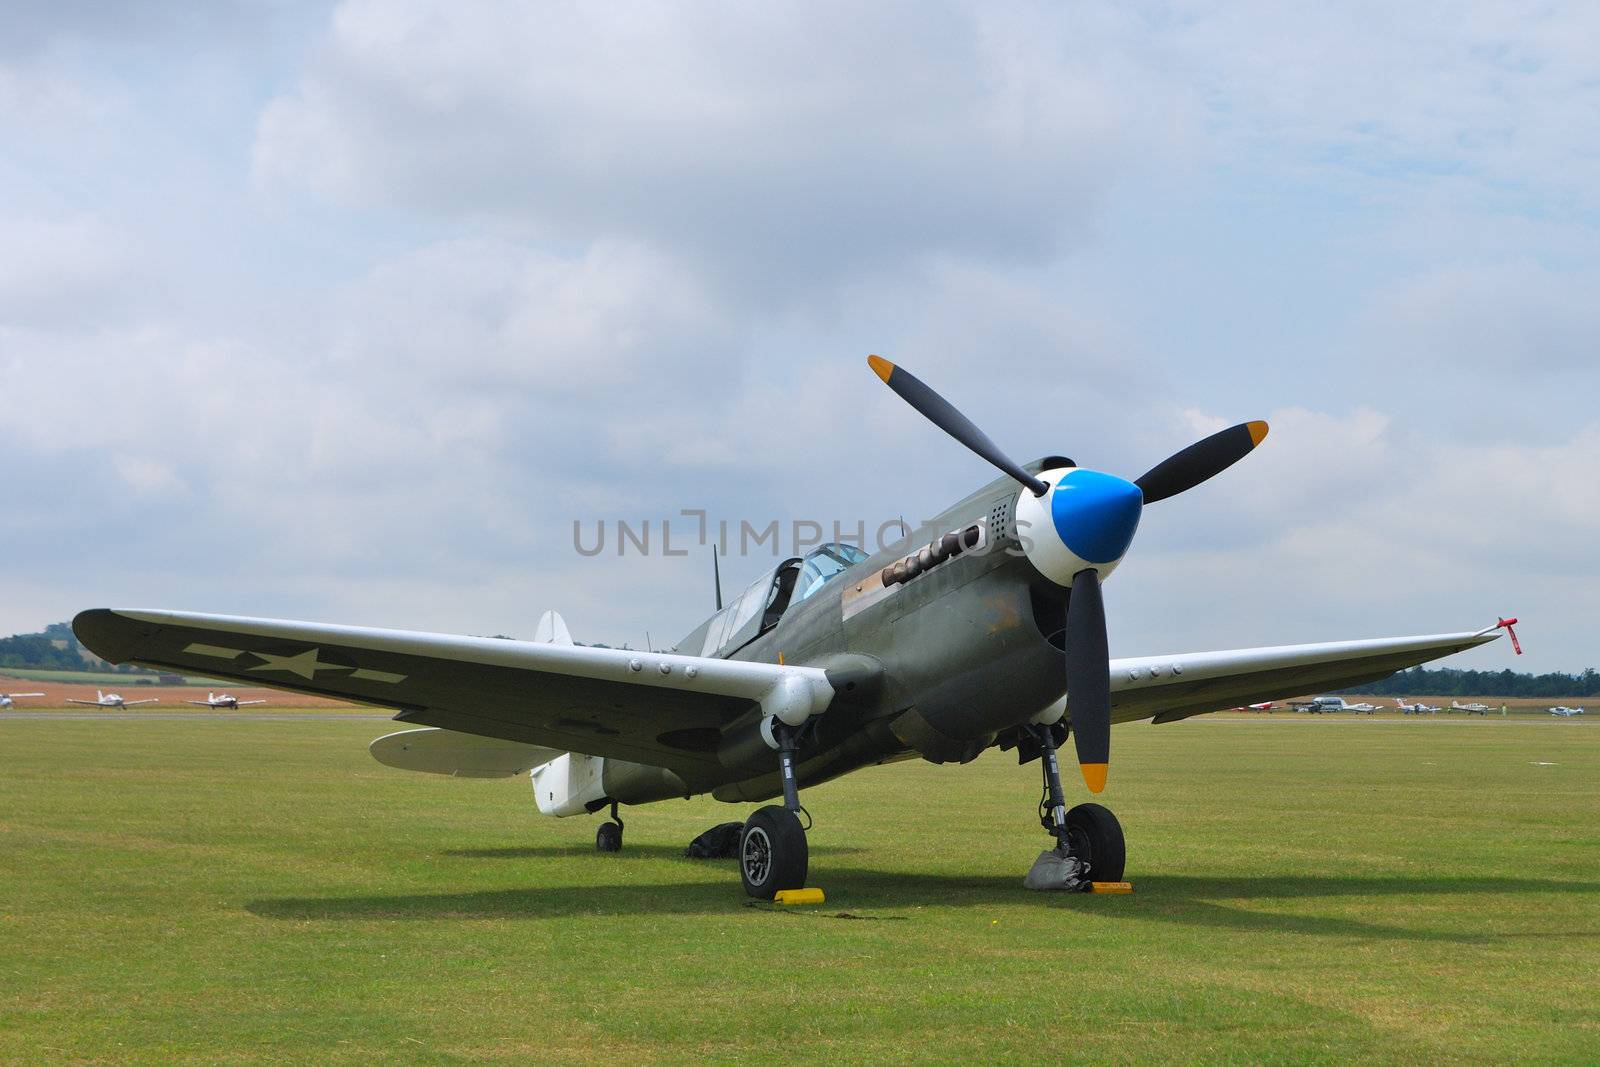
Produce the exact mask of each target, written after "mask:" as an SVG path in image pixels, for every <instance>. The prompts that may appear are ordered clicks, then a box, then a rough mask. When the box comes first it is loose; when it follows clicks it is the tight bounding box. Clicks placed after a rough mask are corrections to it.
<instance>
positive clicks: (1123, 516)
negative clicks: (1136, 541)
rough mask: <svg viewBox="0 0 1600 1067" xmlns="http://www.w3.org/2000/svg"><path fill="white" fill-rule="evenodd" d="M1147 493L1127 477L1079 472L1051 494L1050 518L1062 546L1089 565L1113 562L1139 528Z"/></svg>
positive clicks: (1075, 472) (1094, 472)
mask: <svg viewBox="0 0 1600 1067" xmlns="http://www.w3.org/2000/svg"><path fill="white" fill-rule="evenodd" d="M1143 510H1144V494H1143V493H1141V492H1140V491H1139V487H1138V486H1137V485H1134V484H1133V483H1132V482H1130V481H1128V480H1127V479H1125V478H1118V477H1116V476H1115V475H1111V474H1102V473H1100V472H1099V471H1091V470H1083V469H1081V468H1080V469H1078V470H1074V471H1071V472H1070V473H1068V474H1067V475H1066V476H1065V477H1063V478H1062V479H1061V480H1060V481H1059V482H1058V483H1057V484H1056V487H1055V489H1054V491H1052V492H1051V494H1050V519H1051V521H1052V522H1053V523H1054V524H1055V528H1056V533H1057V534H1058V535H1059V536H1060V537H1061V541H1062V543H1063V544H1065V545H1066V546H1067V548H1068V549H1069V550H1070V551H1071V552H1072V553H1073V554H1074V555H1076V556H1077V557H1078V558H1079V559H1082V560H1086V561H1087V562H1089V563H1114V562H1116V561H1117V560H1119V559H1121V558H1122V555H1123V553H1125V552H1127V551H1128V545H1129V544H1131V543H1132V542H1133V533H1134V531H1135V530H1137V529H1138V528H1139V515H1140V514H1141V513H1142V512H1143Z"/></svg>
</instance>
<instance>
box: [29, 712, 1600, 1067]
mask: <svg viewBox="0 0 1600 1067" xmlns="http://www.w3.org/2000/svg"><path fill="white" fill-rule="evenodd" d="M388 729H389V725H388V724H386V723H384V722H381V721H368V720H359V719H357V720H351V721H301V722H257V721H249V720H217V719H212V720H202V721H197V722H169V721H127V720H116V721H105V722H92V721H41V720H20V719H0V753H3V760H4V762H3V768H4V769H3V772H0V1058H3V1059H4V1060H5V1061H7V1062H15V1063H39V1062H87V1061H94V1062H112V1063H121V1062H146V1063H153V1062H167V1061H170V1060H173V1059H185V1060H192V1061H193V1060H198V1061H206V1062H229V1063H236V1062H262V1061H292V1062H336V1063H365V1062H369V1061H371V1060H373V1059H378V1058H382V1059H385V1060H401V1061H422V1062H468V1061H479V1060H489V1061H500V1060H504V1061H510V1060H530V1059H534V1060H539V1061H543V1062H549V1063H569V1062H590V1061H594V1060H610V1061H613V1062H617V1063H635V1062H697V1061H701V1060H705V1059H711V1060H718V1061H754V1062H764V1063H771V1062H848V1063H864V1062H877V1063H884V1062H906V1061H934V1062H947V1063H954V1062H970V1061H974V1060H985V1061H988V1062H1023V1061H1027V1062H1040V1061H1056V1060H1061V1059H1073V1060H1094V1061H1109V1062H1122V1061H1130V1060H1149V1061H1163V1062H1167V1061H1181V1062H1191V1061H1205V1062H1247V1061H1248V1062H1263V1061H1269V1062H1270V1061H1295V1062H1308V1061H1309V1062H1318V1061H1321V1062H1335V1061H1348V1060H1352V1059H1356V1058H1360V1059H1364V1060H1379V1061H1410V1062H1438V1061H1452V1062H1462V1061H1476V1062H1490V1061H1502V1062H1503V1061H1516V1062H1524V1063H1525V1062H1535V1061H1544V1062H1560V1061H1566V1062H1582V1061H1588V1062H1594V1061H1595V1060H1597V1059H1600V996H1597V995H1596V993H1597V984H1596V974H1597V973H1600V824H1597V820H1596V816H1597V815H1600V729H1596V728H1594V727H1592V726H1591V725H1589V724H1588V723H1584V722H1553V721H1551V722H1539V723H1535V722H1516V721H1511V722H1497V721H1493V720H1491V721H1487V722H1485V721H1483V720H1476V721H1472V722H1465V721H1456V722H1448V723H1447V722H1389V721H1383V720H1379V721H1377V722H1366V721H1362V722H1353V721H1349V720H1348V719H1336V718H1329V719H1315V720H1313V719H1310V718H1309V717H1307V716H1294V717H1289V716H1278V717H1276V718H1275V719H1274V720H1272V721H1265V720H1258V719H1243V718H1235V719H1232V720H1228V719H1213V720H1211V721H1199V722H1188V723H1181V724H1176V725H1171V726H1163V727H1153V726H1148V725H1142V724H1141V725H1134V726H1129V727H1119V728H1118V729H1117V730H1116V731H1115V733H1114V744H1115V749H1116V761H1115V765H1114V767H1113V770H1112V782H1111V786H1110V788H1109V789H1108V790H1107V793H1106V799H1107V800H1108V802H1109V803H1110V804H1111V805H1112V806H1114V807H1115V808H1116V809H1117V810H1118V813H1119V814H1120V815H1121V817H1122V820H1123V823H1124V825H1125V827H1126V829H1127V834H1128V838H1129V877H1130V879H1131V880H1132V881H1133V882H1134V883H1135V885H1136V887H1137V891H1136V893H1135V894H1134V895H1133V896H1131V897H1091V896H1060V895H1038V894H1030V893H1027V892H1025V891H1024V890H1022V889H1021V888H1020V882H1021V878H1022V874H1023V872H1024V871H1025V870H1026V869H1027V867H1028V865H1029V863H1030V862H1031V861H1032V859H1033V857H1034V855H1035V854H1036V853H1037V851H1038V850H1039V849H1040V848H1042V847H1043V844H1044V838H1043V835H1042V834H1041V833H1040V832H1039V830H1038V828H1037V825H1036V823H1035V822H1034V813H1033V807H1034V801H1035V798H1036V792H1037V783H1038V780H1037V772H1036V770H1035V768H1034V767H1032V766H1030V767H1027V768H1018V767H1016V766H1015V763H1014V761H1011V760H1008V759H1006V758H1004V757H1002V756H1000V755H999V754H995V753H991V754H990V755H988V756H986V757H984V758H983V759H981V760H979V761H977V762H976V763H974V764H972V765H970V766H967V767H961V768H936V767H932V766H929V765H926V764H922V763H905V764H899V765H896V766H893V767H887V768H881V769H877V770H873V771H867V772H864V773H862V774H859V775H855V776H852V777H850V778H847V779H845V780H843V781H840V782H837V783H834V784H831V785H828V786H824V787H821V788H818V789H815V790H810V791H809V792H808V793H807V794H806V797H805V799H806V801H807V805H808V807H809V808H810V809H811V811H812V812H813V813H814V814H815V816H816V819H817V825H816V828H815V830H814V831H813V833H812V838H811V840H812V849H813V851H812V872H813V876H812V879H811V881H812V883H813V884H816V885H820V886H822V887H823V888H824V889H826V890H827V892H828V897H829V899H828V903H827V905H826V906H824V907H822V908H813V909H805V910H795V911H781V910H775V909H773V908H771V907H770V906H764V907H753V906H748V905H747V904H746V903H745V901H744V898H743V897H742V895H741V893H740V891H739V888H738V883H737V875H736V872H735V871H734V869H733V865H732V863H731V861H723V862H711V863H706V862H696V861H691V860H686V859H682V858H681V857H680V850H681V849H682V846H683V845H684V844H685V843H686V842H687V840H688V839H689V838H690V837H691V836H693V835H694V834H695V833H697V832H699V831H700V830H702V829H704V828H705V827H706V826H708V825H710V824H712V823H714V822H718V821H723V820H726V819H729V818H733V817H738V816H741V815H742V814H743V813H744V812H745V811H746V810H747V809H745V808H733V807H729V806H724V805H719V804H716V803H714V802H711V801H706V800H696V801H689V802H674V803H668V804H665V805H657V806H654V807H647V808H641V809H636V810H632V811H631V812H629V813H627V818H628V831H627V844H626V850H625V851H624V852H623V853H622V854H620V855H615V856H602V855H596V854H595V853H594V852H593V851H592V840H593V830H594V826H595V823H596V822H597V820H591V819H571V820H563V821H552V820H546V819H541V818H538V817H537V816H536V815H534V813H533V806H532V803H531V798H530V797H529V796H528V789H527V785H526V783H525V782H521V781H516V782H511V781H498V782H483V781H458V780H452V779H441V778H434V777H431V776H420V775H407V774H405V773H403V772H399V771H392V770H389V769H387V768H384V767H381V766H379V765H377V764H376V763H374V762H373V761H372V760H371V759H370V758H369V757H368V756H367V755H366V753H365V751H364V745H365V742H366V741H368V740H370V739H371V738H372V737H375V736H377V735H378V734H380V733H383V732H387V730H388Z"/></svg>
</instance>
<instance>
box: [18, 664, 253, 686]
mask: <svg viewBox="0 0 1600 1067" xmlns="http://www.w3.org/2000/svg"><path fill="white" fill-rule="evenodd" d="M0 674H3V675H5V676H8V677H11V678H25V679H29V680H32V681H36V682H62V683H65V684H68V685H101V686H105V685H120V686H126V687H127V688H130V689H133V688H140V689H142V688H144V687H146V686H154V685H160V684H161V683H160V682H159V681H158V680H157V679H156V677H155V675H150V674H117V673H116V672H115V671H39V670H34V669H33V668H31V667H6V668H4V670H3V671H0ZM183 683H184V684H185V685H211V686H217V685H226V684H227V683H226V682H219V681H217V680H216V679H214V678H189V677H185V678H184V679H183Z"/></svg>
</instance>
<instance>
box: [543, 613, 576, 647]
mask: <svg viewBox="0 0 1600 1067" xmlns="http://www.w3.org/2000/svg"><path fill="white" fill-rule="evenodd" d="M533 639H534V641H535V642H536V643H538V644H541V645H570V644H572V634H571V633H570V632H569V631H568V630H567V620H566V619H563V618H562V617H561V613H560V612H556V611H547V612H545V613H544V614H543V615H540V616H539V627H538V629H536V630H535V631H534V632H533Z"/></svg>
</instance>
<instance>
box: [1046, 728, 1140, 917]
mask: <svg viewBox="0 0 1600 1067" xmlns="http://www.w3.org/2000/svg"><path fill="white" fill-rule="evenodd" d="M1058 728H1059V727H1058V724H1050V725H1037V724H1033V725H1030V726H1028V727H1027V728H1026V729H1027V730H1028V733H1029V736H1030V737H1031V739H1032V740H1033V741H1034V742H1036V743H1037V744H1038V746H1039V765H1040V768H1041V771H1042V773H1043V775H1044V794H1043V796H1042V797H1041V798H1040V800H1039V824H1040V825H1041V826H1043V827H1044V828H1045V829H1046V830H1047V831H1049V833H1050V835H1051V836H1052V837H1054V838H1055V839H1056V847H1055V848H1053V849H1051V850H1050V851H1048V852H1044V853H1041V854H1040V856H1039V859H1038V860H1037V861H1036V862H1035V863H1034V865H1033V869H1032V870H1031V871H1029V872H1028V877H1027V878H1026V879H1024V880H1023V885H1025V886H1027V887H1028V888H1029V889H1066V890H1072V891H1077V892H1085V893H1086V892H1088V891H1089V889H1090V885H1091V880H1092V881H1095V882H1120V881H1122V873H1123V869H1124V867H1126V865H1127V858H1128V849H1127V842H1126V841H1125V840H1124V839H1123V836H1122V824H1121V823H1119V822H1117V817H1116V816H1115V815H1113V814H1111V810H1110V809H1109V808H1106V807H1102V806H1101V805H1099V804H1079V805H1078V806H1077V807H1075V808H1073V809H1072V810H1071V811H1068V810H1067V801H1066V796H1065V794H1064V793H1063V792H1062V790H1061V764H1060V763H1059V762H1058V761H1057V759H1056V746H1057V745H1058V744H1060V742H1061V740H1062V738H1061V737H1057V730H1058ZM1064 736H1065V734H1064V733H1063V735H1062V737H1064Z"/></svg>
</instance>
